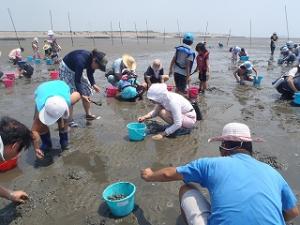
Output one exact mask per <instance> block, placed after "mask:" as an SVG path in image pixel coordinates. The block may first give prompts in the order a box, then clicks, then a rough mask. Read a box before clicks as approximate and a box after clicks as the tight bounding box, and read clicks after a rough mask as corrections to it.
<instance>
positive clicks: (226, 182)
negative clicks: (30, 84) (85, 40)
mask: <svg viewBox="0 0 300 225" xmlns="http://www.w3.org/2000/svg"><path fill="white" fill-rule="evenodd" d="M277 40H278V37H277V35H276V34H273V36H272V37H271V56H273V55H274V51H275V47H276V46H275V43H276V41H277ZM182 42H183V44H182V45H179V46H176V48H175V52H174V55H173V57H172V59H171V61H170V66H169V73H166V71H165V69H164V67H163V65H162V62H161V61H160V59H155V60H153V62H152V63H151V65H149V67H148V68H147V69H146V72H145V73H144V77H143V78H144V79H143V81H144V82H139V81H138V79H137V77H138V75H137V74H136V68H137V63H136V61H135V59H134V57H132V56H130V55H128V54H124V55H122V56H121V57H120V58H118V59H116V60H115V61H114V62H113V63H112V66H111V68H107V64H108V59H107V56H106V54H105V53H104V52H101V51H98V50H97V49H94V50H92V51H87V50H74V51H71V52H69V53H68V54H66V55H65V56H64V57H63V58H62V59H60V56H59V52H60V51H61V47H60V46H59V45H58V44H57V41H56V39H55V37H54V32H53V31H49V32H48V39H47V40H46V41H45V43H44V47H43V50H44V51H45V52H44V53H45V57H48V58H51V59H52V60H53V61H54V62H55V63H58V64H59V78H60V79H59V80H55V81H47V82H43V83H41V84H40V85H39V86H38V87H37V88H36V90H35V92H34V96H35V97H34V101H35V110H34V111H35V113H34V120H33V124H32V128H31V130H29V129H28V128H27V127H26V126H25V125H23V124H22V123H20V122H18V121H16V120H14V119H12V118H9V117H2V118H1V120H0V157H1V158H0V162H2V161H5V160H9V159H11V158H13V157H15V156H17V155H18V154H19V153H20V152H21V150H22V149H27V148H29V147H30V145H33V148H34V150H35V154H36V157H37V159H39V160H42V159H43V158H44V156H45V154H47V152H49V151H51V148H52V141H51V134H50V130H49V126H51V125H53V124H55V123H57V125H58V136H59V143H60V146H61V149H62V150H66V149H68V148H69V137H68V131H69V127H77V126H78V124H77V123H76V121H74V119H73V106H74V104H76V103H77V102H79V101H80V100H81V101H82V105H83V108H84V111H85V119H86V120H95V119H97V118H98V116H97V115H95V114H93V113H92V112H91V99H90V98H91V95H92V92H93V91H95V92H100V88H99V86H98V85H97V84H96V82H95V77H94V74H95V71H96V70H100V71H102V72H103V73H105V77H106V79H107V82H108V83H109V84H111V85H112V86H114V87H115V88H117V89H118V90H119V98H120V99H122V100H124V101H135V100H136V99H137V98H142V96H143V94H144V93H145V92H147V99H148V100H149V101H150V102H151V103H153V104H154V108H153V110H152V111H151V112H149V113H146V114H145V115H143V116H139V117H138V118H137V120H138V121H139V122H145V121H146V120H148V119H151V118H155V117H160V118H161V119H162V120H163V121H164V122H165V123H166V124H168V126H167V128H166V129H165V130H164V131H163V132H161V133H159V134H156V135H154V136H152V138H153V140H156V141H158V140H162V139H163V138H164V137H168V136H171V135H173V134H175V133H176V132H177V131H178V130H179V129H188V130H191V129H192V128H193V127H195V125H196V123H197V118H198V115H197V110H196V109H195V106H194V104H193V102H191V99H189V98H188V95H187V90H188V88H189V86H190V84H191V76H192V74H194V73H197V72H198V79H199V94H203V93H205V91H206V89H207V87H208V84H207V82H208V80H209V78H210V71H211V69H210V63H209V51H208V50H207V48H206V43H204V42H200V43H197V44H196V47H195V51H194V50H193V49H192V45H193V43H194V36H193V34H191V33H185V34H184V36H183V41H182ZM290 44H291V43H290ZM219 46H220V45H219ZM220 47H221V46H220ZM222 47H223V46H222ZM287 48H289V47H288V46H287ZM295 49H297V48H295V46H293V48H292V49H289V51H291V52H292V51H295ZM32 50H33V56H34V58H41V57H42V56H41V54H40V50H39V42H38V39H37V38H34V40H33V42H32ZM23 51H24V49H23V48H18V49H14V50H13V51H12V52H11V53H10V54H9V59H10V60H11V61H12V63H14V64H18V62H20V61H22V55H21V53H22V52H23ZM196 52H197V55H196ZM230 52H231V59H232V62H233V63H237V62H238V60H240V61H241V63H240V64H239V65H238V66H237V69H236V70H235V71H234V73H233V75H234V77H235V79H236V81H237V82H238V83H239V84H241V85H244V84H245V81H252V80H253V77H254V76H257V70H256V69H255V67H254V66H253V64H252V63H251V62H250V61H249V56H248V53H247V51H246V49H245V48H240V47H239V46H235V47H232V48H231V49H230ZM245 57H248V58H246V59H245ZM194 61H196V64H197V65H196V69H195V70H194V71H193V72H192V68H193V64H194ZM21 70H22V68H21V66H20V71H21ZM23 70H25V69H23ZM253 72H254V73H255V75H254V74H253ZM20 73H21V74H23V73H25V72H24V71H21V72H20ZM299 74H300V61H299V66H297V67H295V68H293V69H292V70H291V71H290V72H289V74H288V76H287V77H284V78H281V79H279V80H280V81H281V82H280V84H278V82H279V81H277V82H276V88H277V90H278V91H279V92H280V93H282V92H281V91H282V90H285V89H289V93H290V95H291V93H294V92H297V91H298V90H300V79H295V78H298V77H300V76H299ZM171 77H174V83H175V93H174V92H170V91H168V89H167V85H166V82H167V81H168V80H169V79H170V78H171ZM211 141H219V142H221V145H220V146H219V151H220V154H221V156H222V157H213V158H202V159H198V160H195V161H193V162H190V163H188V164H187V165H182V166H178V167H167V168H164V169H161V170H157V171H154V170H152V169H151V168H146V169H143V170H142V171H141V178H142V179H144V180H145V181H147V182H169V181H179V180H182V181H183V182H184V183H185V184H184V185H183V186H182V187H181V188H180V190H179V198H180V207H181V209H182V215H183V217H184V219H185V221H186V223H187V224H190V225H191V224H197V225H202V224H251V225H253V224H285V221H289V220H291V219H293V218H295V217H296V216H298V215H299V210H298V207H297V199H296V197H295V195H294V193H293V191H292V190H291V188H290V187H289V185H288V183H287V182H286V181H285V180H284V178H283V177H282V176H281V175H280V174H279V173H278V172H277V171H276V170H275V169H273V168H272V167H270V166H268V165H267V164H265V163H262V162H259V161H257V160H256V159H254V158H253V157H252V154H253V148H252V142H256V141H257V142H259V141H262V139H260V138H253V137H251V132H250V129H249V127H248V126H247V125H245V124H241V123H229V124H227V125H225V127H224V128H223V132H222V135H221V136H218V137H213V138H211V139H209V142H211ZM195 183H196V184H200V185H201V186H202V187H204V188H207V189H208V191H209V194H210V202H209V201H208V200H207V199H206V198H205V197H204V195H203V194H202V193H201V191H200V189H199V188H198V187H197V185H195ZM0 196H1V197H4V198H6V199H9V200H12V201H14V202H19V203H23V202H24V201H25V200H26V199H27V198H28V195H27V194H26V193H25V192H23V191H12V190H8V189H6V188H3V187H0Z"/></svg>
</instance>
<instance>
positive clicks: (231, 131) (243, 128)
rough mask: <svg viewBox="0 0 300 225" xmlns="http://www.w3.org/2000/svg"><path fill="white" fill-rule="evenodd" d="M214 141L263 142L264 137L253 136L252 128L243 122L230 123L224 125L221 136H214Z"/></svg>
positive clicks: (209, 140) (211, 139) (210, 140)
mask: <svg viewBox="0 0 300 225" xmlns="http://www.w3.org/2000/svg"><path fill="white" fill-rule="evenodd" d="M212 141H236V142H262V141H264V140H263V139H262V138H252V137H251V133H250V129H249V127H248V126H247V125H246V124H243V123H228V124H226V125H225V126H224V128H223V132H222V135H221V136H217V137H212V138H210V139H208V142H212Z"/></svg>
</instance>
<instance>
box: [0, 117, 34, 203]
mask: <svg viewBox="0 0 300 225" xmlns="http://www.w3.org/2000/svg"><path fill="white" fill-rule="evenodd" d="M31 143H32V136H31V132H30V130H29V129H28V128H27V127H26V126H25V125H24V124H22V123H20V122H18V121H16V120H14V119H12V118H10V117H2V118H1V120H0V163H2V162H4V161H7V160H10V159H12V158H14V157H17V156H18V155H19V153H20V152H21V151H22V150H23V149H28V148H29V147H30V145H31ZM0 197H2V198H6V199H7V200H11V201H13V202H17V203H24V201H25V200H26V199H27V198H28V195H27V194H26V193H25V192H24V191H12V190H9V189H7V188H4V187H2V186H0Z"/></svg>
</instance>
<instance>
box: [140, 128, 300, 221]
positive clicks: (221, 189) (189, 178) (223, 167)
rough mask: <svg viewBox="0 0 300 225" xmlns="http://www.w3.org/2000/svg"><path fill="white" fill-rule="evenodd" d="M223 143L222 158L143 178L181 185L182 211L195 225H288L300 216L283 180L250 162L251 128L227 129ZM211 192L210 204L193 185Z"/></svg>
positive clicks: (262, 165)
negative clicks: (195, 184)
mask: <svg viewBox="0 0 300 225" xmlns="http://www.w3.org/2000/svg"><path fill="white" fill-rule="evenodd" d="M210 141H221V142H222V144H221V145H220V147H219V149H220V153H221V156H223V157H214V158H203V159H198V160H195V161H193V162H191V163H188V164H187V165H184V166H179V167H177V168H175V167H168V168H164V169H161V170H158V171H155V172H153V171H152V170H151V169H150V168H147V169H145V170H143V171H142V172H141V177H142V178H143V179H144V180H146V181H151V182H153V181H160V182H166V181H176V180H183V181H184V182H185V183H186V184H185V185H183V186H182V187H181V188H180V191H179V197H180V202H181V209H182V212H183V216H184V218H185V220H186V222H187V223H188V224H189V225H191V224H193V225H202V224H203V225H204V224H209V225H241V224H242V225H256V224H257V225H267V224H274V225H275V224H276V225H279V224H281V225H284V224H285V221H289V220H291V219H293V218H295V217H296V216H298V215H299V209H298V208H297V205H296V203H297V200H296V198H295V195H294V194H293V192H292V190H291V188H290V187H289V185H288V184H287V182H286V181H285V180H284V179H283V177H282V176H281V175H280V174H279V173H278V172H277V171H276V170H275V169H273V168H272V167H270V166H269V165H267V164H265V163H262V162H259V161H257V160H256V159H254V158H252V156H251V155H252V142H253V141H261V139H258V138H257V139H254V138H251V135H250V130H249V128H248V126H247V125H245V124H241V123H229V124H227V125H225V127H224V128H223V133H222V136H219V137H215V138H212V139H210V140H209V142H210ZM192 182H193V183H198V184H200V185H201V186H202V187H204V188H207V189H208V191H209V194H210V203H209V202H208V201H207V200H206V199H205V197H204V196H203V195H202V193H201V192H200V191H199V190H198V189H197V187H195V186H194V185H192V184H190V183H192Z"/></svg>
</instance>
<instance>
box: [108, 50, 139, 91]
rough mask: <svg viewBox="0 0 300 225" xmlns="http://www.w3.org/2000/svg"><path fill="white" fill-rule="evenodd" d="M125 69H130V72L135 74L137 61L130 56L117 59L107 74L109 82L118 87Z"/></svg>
mask: <svg viewBox="0 0 300 225" xmlns="http://www.w3.org/2000/svg"><path fill="white" fill-rule="evenodd" d="M124 69H128V70H129V71H132V72H134V71H135V69H136V62H135V59H134V58H133V57H132V56H130V55H127V54H125V55H123V56H122V58H119V59H116V60H115V61H114V62H113V64H112V68H111V69H110V70H109V71H108V72H107V73H106V74H105V77H106V78H107V81H108V82H109V83H110V84H111V85H113V86H115V87H117V86H118V82H119V81H120V80H121V78H122V72H123V70H124Z"/></svg>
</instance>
